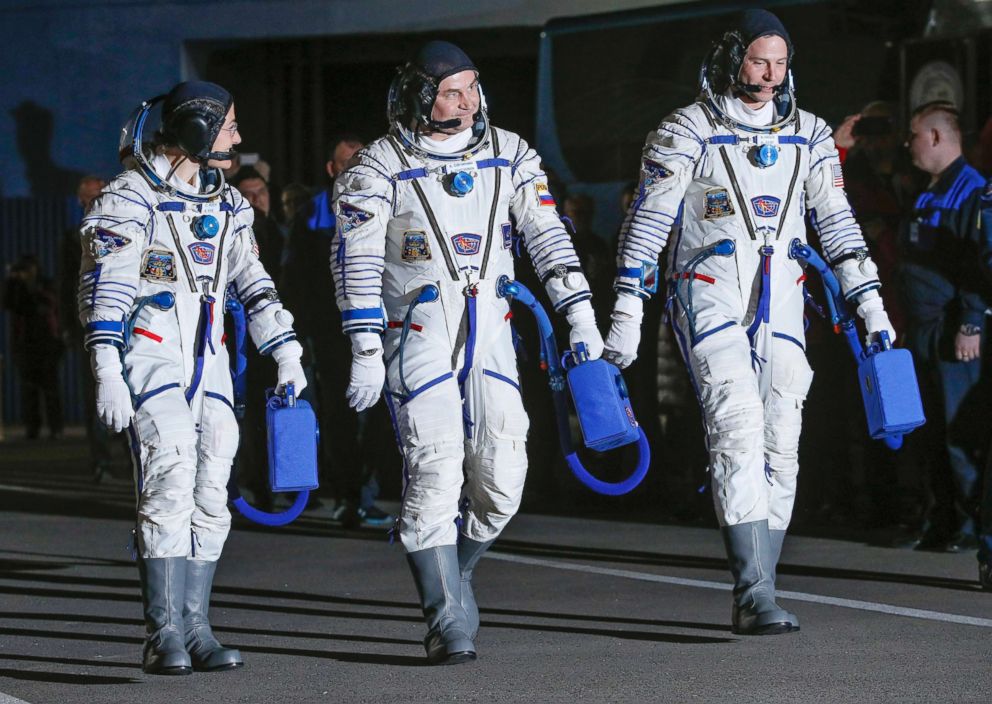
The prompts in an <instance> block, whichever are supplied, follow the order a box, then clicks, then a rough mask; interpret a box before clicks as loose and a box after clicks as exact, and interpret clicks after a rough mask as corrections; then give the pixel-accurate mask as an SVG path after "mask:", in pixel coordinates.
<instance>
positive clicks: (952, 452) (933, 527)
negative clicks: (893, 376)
mask: <svg viewBox="0 0 992 704" xmlns="http://www.w3.org/2000/svg"><path fill="white" fill-rule="evenodd" d="M909 129H910V134H909V140H908V143H907V145H908V147H909V151H910V155H911V156H912V159H913V163H914V164H915V165H916V166H917V167H918V168H920V169H922V170H923V171H924V172H926V173H927V174H929V175H930V183H929V185H928V187H927V189H926V190H925V191H924V192H923V193H922V194H921V195H920V196H919V198H917V200H916V204H915V206H914V208H913V212H912V218H911V220H910V222H909V223H908V227H907V228H906V231H905V233H904V236H903V242H902V244H903V247H904V256H903V262H902V267H901V275H902V282H901V289H902V292H903V294H904V297H905V300H906V306H905V311H906V315H907V329H906V337H905V341H906V346H907V347H908V348H909V349H910V350H911V351H912V352H913V355H914V357H915V359H916V363H917V369H918V376H919V378H920V387H921V391H922V393H923V403H924V409H925V411H926V414H927V418H928V420H929V422H930V425H931V428H930V430H931V431H932V433H934V437H935V441H934V442H933V443H931V446H929V447H927V448H926V450H927V451H928V453H929V454H930V460H931V462H930V467H931V483H932V491H933V500H934V504H933V506H932V507H931V509H930V512H929V517H928V521H927V523H926V525H925V526H924V530H923V532H922V533H921V534H920V535H919V536H915V537H914V538H913V539H912V540H911V541H910V544H911V545H913V546H915V547H919V548H921V549H940V550H947V551H949V552H960V551H963V550H971V549H974V548H975V547H976V546H977V540H976V536H975V532H976V528H975V515H974V513H975V508H976V503H977V500H978V491H979V484H980V469H979V468H980V467H982V466H983V463H982V457H981V455H982V454H983V453H984V452H985V451H986V449H987V447H986V446H987V443H988V419H989V417H990V415H989V411H990V403H989V402H990V398H989V393H990V391H989V389H987V388H986V387H987V380H988V375H987V373H986V374H983V370H982V366H983V359H984V358H985V357H986V355H985V349H984V347H985V346H984V344H983V338H984V336H985V311H986V309H987V308H988V304H989V299H988V297H987V295H985V294H984V292H983V283H982V282H981V273H980V271H979V266H978V261H979V260H978V257H976V256H975V255H974V248H973V243H974V242H976V241H977V240H978V233H977V232H976V230H977V229H978V227H979V214H980V204H981V195H982V193H983V191H984V188H985V179H984V178H983V177H982V176H981V175H979V173H978V172H977V171H976V170H975V169H973V168H972V167H971V166H969V165H968V164H967V162H966V161H965V159H964V156H963V155H962V151H961V128H960V125H959V122H958V112H957V110H956V109H955V108H954V106H953V105H952V104H951V103H947V102H935V103H928V104H926V105H923V106H921V107H920V108H917V110H916V111H914V113H913V116H912V119H911V121H910V128H909Z"/></svg>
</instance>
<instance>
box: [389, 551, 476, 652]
mask: <svg viewBox="0 0 992 704" xmlns="http://www.w3.org/2000/svg"><path fill="white" fill-rule="evenodd" d="M406 559H407V562H408V563H409V564H410V570H411V571H412V572H413V580H414V582H416V584H417V593H418V594H419V595H420V604H421V606H422V607H423V610H424V618H425V619H426V620H427V637H426V638H424V648H425V649H426V650H427V661H428V662H429V663H430V664H432V665H455V664H458V663H462V662H468V661H469V660H475V644H474V643H473V642H472V638H471V636H470V635H469V627H468V618H467V617H466V615H465V609H464V608H463V607H462V603H461V577H460V576H459V574H458V548H456V547H455V546H454V545H442V546H440V547H436V548H427V549H426V550H417V551H416V552H411V553H408V554H407V556H406Z"/></svg>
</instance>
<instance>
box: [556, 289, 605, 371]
mask: <svg viewBox="0 0 992 704" xmlns="http://www.w3.org/2000/svg"><path fill="white" fill-rule="evenodd" d="M565 318H566V319H567V320H568V324H569V325H571V326H572V330H571V332H570V333H569V334H568V343H569V344H570V345H571V346H572V349H573V350H574V349H575V347H576V345H578V344H579V343H580V342H583V343H585V346H586V354H587V355H589V359H590V360H593V359H599V358H600V357H602V356H603V336H602V335H600V334H599V328H597V327H596V314H595V313H594V312H593V310H592V304H591V303H590V302H589V301H579V302H577V303H573V304H572V305H571V306H570V307H569V309H568V311H567V312H566V313H565Z"/></svg>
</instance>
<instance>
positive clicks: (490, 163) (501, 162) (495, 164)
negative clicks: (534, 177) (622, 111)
mask: <svg viewBox="0 0 992 704" xmlns="http://www.w3.org/2000/svg"><path fill="white" fill-rule="evenodd" d="M475 166H476V168H479V169H495V168H499V167H501V166H512V164H510V161H509V159H482V160H480V161H477V162H475Z"/></svg>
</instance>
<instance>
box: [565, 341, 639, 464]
mask: <svg viewBox="0 0 992 704" xmlns="http://www.w3.org/2000/svg"><path fill="white" fill-rule="evenodd" d="M565 378H566V379H567V380H568V388H569V391H571V392H572V402H573V404H574V405H575V412H576V414H577V415H578V417H579V427H580V428H582V440H583V442H585V445H586V447H588V448H589V449H591V450H597V451H599V452H603V451H605V450H611V449H613V448H614V447H621V446H623V445H629V444H630V443H632V442H637V439H638V438H639V437H640V433H639V432H638V427H637V420H636V419H635V418H634V409H633V408H631V407H630V399H629V398H628V393H627V385H626V384H624V381H623V376H621V374H620V370H619V369H618V368H617V367H616V366H615V365H613V364H610V363H609V362H607V361H606V360H605V359H596V360H593V361H591V362H581V363H579V364H577V365H575V366H574V367H572V368H571V369H569V370H568V373H567V374H566V376H565Z"/></svg>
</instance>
